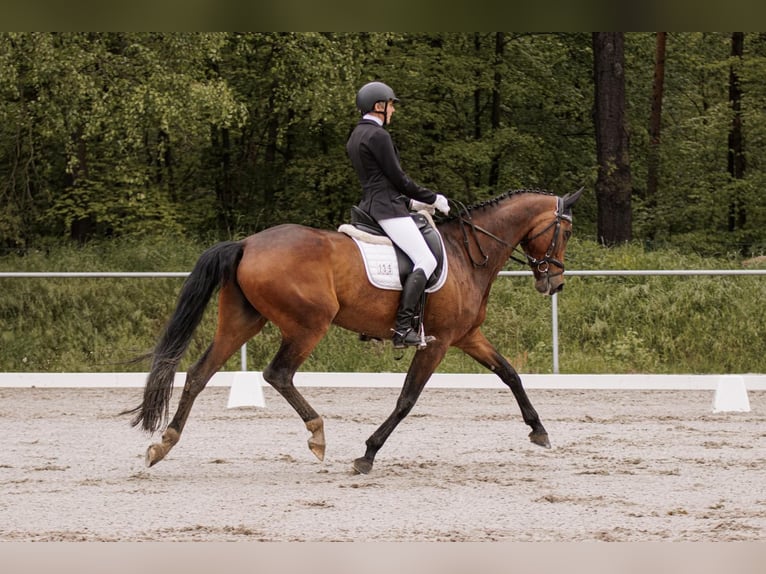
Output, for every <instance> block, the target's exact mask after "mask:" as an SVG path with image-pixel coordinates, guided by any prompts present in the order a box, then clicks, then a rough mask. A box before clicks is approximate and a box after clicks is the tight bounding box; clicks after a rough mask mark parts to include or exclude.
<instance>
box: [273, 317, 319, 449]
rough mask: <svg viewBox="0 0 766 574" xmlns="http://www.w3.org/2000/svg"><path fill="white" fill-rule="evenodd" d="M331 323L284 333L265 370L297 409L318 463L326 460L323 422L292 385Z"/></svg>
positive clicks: (286, 398)
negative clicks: (280, 343)
mask: <svg viewBox="0 0 766 574" xmlns="http://www.w3.org/2000/svg"><path fill="white" fill-rule="evenodd" d="M328 328H329V323H327V325H325V326H324V328H319V327H316V328H315V329H313V330H312V329H309V328H308V327H301V328H300V329H297V330H296V329H291V331H290V332H289V333H287V332H285V331H282V345H281V346H280V348H279V351H278V352H277V354H276V355H275V356H274V358H273V359H272V361H271V363H269V365H268V366H267V367H266V368H265V369H264V371H263V378H264V380H265V381H266V382H267V383H269V384H270V385H271V386H272V387H274V388H275V389H276V390H277V392H279V394H280V395H282V396H283V397H284V398H285V400H286V401H287V402H288V403H289V404H290V406H292V407H293V409H295V412H297V413H298V415H299V416H300V417H301V419H302V420H303V422H304V423H305V425H306V428H307V429H308V430H309V432H311V436H310V437H309V439H308V445H309V450H311V452H313V453H314V455H315V456H316V457H317V458H318V459H319V460H324V454H325V444H326V443H325V436H324V421H323V420H322V417H320V416H319V414H317V412H316V411H315V410H314V408H313V407H312V406H311V405H310V404H309V403H308V401H306V399H305V398H304V397H303V395H301V393H300V392H298V389H296V388H295V385H294V384H293V376H294V375H295V372H296V371H297V370H298V367H300V365H301V364H302V363H303V362H304V361H305V360H306V359H307V358H308V356H309V354H310V353H311V351H312V350H313V349H314V347H315V346H316V345H317V343H318V342H319V341H320V340H321V339H322V337H323V336H324V335H325V333H326V332H327V329H328Z"/></svg>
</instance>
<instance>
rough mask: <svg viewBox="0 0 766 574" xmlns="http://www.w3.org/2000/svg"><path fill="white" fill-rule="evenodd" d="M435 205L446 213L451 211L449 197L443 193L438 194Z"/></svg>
mask: <svg viewBox="0 0 766 574" xmlns="http://www.w3.org/2000/svg"><path fill="white" fill-rule="evenodd" d="M433 206H434V207H435V208H436V209H438V210H439V211H441V212H442V213H443V214H444V215H447V214H448V213H449V202H448V201H447V198H446V197H444V196H443V195H442V194H441V193H437V194H436V201H434V203H433Z"/></svg>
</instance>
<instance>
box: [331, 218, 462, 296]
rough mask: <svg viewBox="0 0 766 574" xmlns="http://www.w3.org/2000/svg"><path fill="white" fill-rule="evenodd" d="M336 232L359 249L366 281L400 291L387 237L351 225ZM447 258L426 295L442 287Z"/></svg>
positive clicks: (396, 267)
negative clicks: (348, 238) (349, 238)
mask: <svg viewBox="0 0 766 574" xmlns="http://www.w3.org/2000/svg"><path fill="white" fill-rule="evenodd" d="M338 231H340V232H341V233H345V234H346V235H348V236H350V237H351V239H353V240H354V242H355V243H356V244H357V246H358V247H359V251H360V252H361V254H362V259H363V260H364V268H365V270H366V271H367V279H368V280H369V281H370V283H372V284H373V285H374V286H375V287H378V288H380V289H388V290H389V291H401V290H402V281H401V279H399V263H398V262H397V257H396V252H395V251H394V246H393V244H392V243H391V240H390V239H388V238H387V237H380V236H378V235H371V234H369V233H365V232H364V231H360V230H358V229H357V228H356V227H354V226H353V225H347V224H346V225H341V226H340V227H339V228H338ZM434 231H436V234H437V235H438V236H439V242H440V243H441V246H442V250H444V240H443V239H442V236H441V234H440V233H439V231H438V230H437V229H436V227H434ZM447 267H448V266H447V257H446V254H445V257H444V265H442V269H441V275H440V276H439V277H438V279H437V280H436V283H434V284H433V285H432V286H431V287H428V288H426V293H433V292H435V291H438V290H439V289H441V288H442V287H443V286H444V282H445V281H446V280H447V271H448V269H447Z"/></svg>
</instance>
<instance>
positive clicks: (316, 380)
mask: <svg viewBox="0 0 766 574" xmlns="http://www.w3.org/2000/svg"><path fill="white" fill-rule="evenodd" d="M235 375H245V376H253V377H254V380H256V381H258V382H260V384H261V385H264V384H266V383H264V381H263V376H262V374H261V372H260V371H247V372H245V373H243V372H242V371H220V372H218V373H216V374H215V375H214V376H213V379H212V380H211V381H210V383H208V386H211V387H230V386H231V385H232V383H233V381H234V377H235ZM404 377H405V373H311V372H298V373H297V374H296V375H295V385H296V386H299V387H392V388H400V387H401V386H402V384H403V383H404ZM734 377H737V378H739V377H741V378H742V380H743V382H744V383H745V388H746V389H747V390H750V391H763V390H766V374H742V375H650V374H630V375H610V374H606V375H605V374H598V375H543V374H521V380H522V383H523V384H524V387H525V388H527V389H617V390H630V389H656V390H698V389H702V390H714V389H716V388H717V386H718V383H719V381H721V380H722V379H730V378H734ZM185 380H186V373H176V377H175V381H174V386H176V387H182V386H183V384H184V381H185ZM145 381H146V373H0V387H11V388H32V387H36V388H132V387H143V386H144V383H145ZM428 386H429V387H431V388H446V389H466V388H474V389H495V388H497V389H505V388H506V386H505V385H504V384H503V382H502V381H501V380H500V379H499V378H498V377H497V376H495V375H493V374H447V373H436V374H434V375H432V376H431V380H430V381H429V382H428Z"/></svg>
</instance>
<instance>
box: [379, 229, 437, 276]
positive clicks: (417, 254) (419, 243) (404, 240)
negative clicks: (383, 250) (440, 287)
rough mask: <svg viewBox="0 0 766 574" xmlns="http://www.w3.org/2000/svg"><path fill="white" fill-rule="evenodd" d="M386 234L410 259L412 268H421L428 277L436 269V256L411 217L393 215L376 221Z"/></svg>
mask: <svg viewBox="0 0 766 574" xmlns="http://www.w3.org/2000/svg"><path fill="white" fill-rule="evenodd" d="M378 223H379V224H380V226H381V227H382V228H383V231H385V232H386V235H388V237H389V238H390V239H391V241H393V242H394V243H395V244H396V245H397V246H398V247H399V249H401V250H402V251H404V252H405V253H406V254H407V255H408V256H409V258H410V259H412V262H413V266H412V270H413V271H415V270H416V269H422V270H423V272H424V273H425V274H426V277H430V276H431V274H432V273H433V272H434V270H435V269H436V257H434V255H433V253H431V250H430V249H429V248H428V245H427V244H426V240H425V239H423V235H422V234H421V233H420V230H419V229H418V226H417V225H416V224H415V222H414V221H413V220H412V218H411V217H395V218H393V219H381V220H380V221H378Z"/></svg>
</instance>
